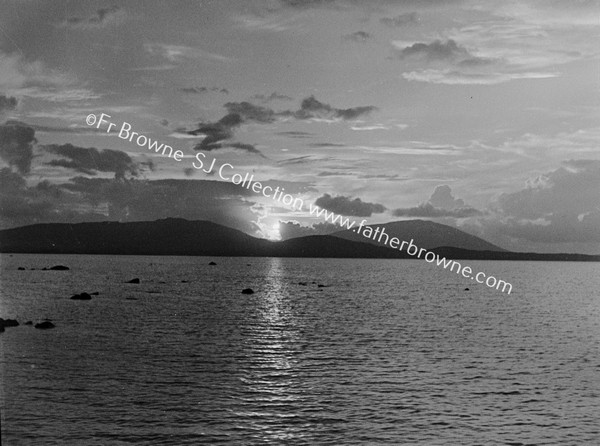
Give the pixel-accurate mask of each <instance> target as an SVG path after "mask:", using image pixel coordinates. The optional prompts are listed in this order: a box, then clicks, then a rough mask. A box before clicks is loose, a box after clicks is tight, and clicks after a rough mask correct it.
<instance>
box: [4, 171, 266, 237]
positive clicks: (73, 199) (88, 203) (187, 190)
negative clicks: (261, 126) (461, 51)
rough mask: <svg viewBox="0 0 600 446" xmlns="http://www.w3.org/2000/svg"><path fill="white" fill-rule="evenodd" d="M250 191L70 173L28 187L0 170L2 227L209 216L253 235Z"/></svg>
mask: <svg viewBox="0 0 600 446" xmlns="http://www.w3.org/2000/svg"><path fill="white" fill-rule="evenodd" d="M254 195H255V194H254V193H253V192H252V191H249V190H247V189H244V188H242V187H239V186H236V185H234V184H232V183H230V182H221V181H207V180H189V179H186V180H155V181H148V180H139V179H135V178H132V179H108V178H88V177H75V178H72V179H71V180H70V181H69V182H66V183H61V184H56V185H52V184H50V183H48V182H42V183H39V184H38V185H36V186H31V187H28V186H27V185H26V184H25V181H24V180H23V178H21V177H20V175H18V174H16V173H14V172H12V171H11V170H10V169H8V168H5V169H3V170H0V221H1V224H2V226H3V227H14V226H21V225H25V224H33V223H42V222H44V223H46V222H47V223H50V222H81V221H107V220H111V221H149V220H156V219H160V218H167V217H178V218H186V219H188V220H210V221H213V222H215V223H219V224H223V225H226V226H229V227H232V228H235V229H239V230H241V231H245V232H248V233H250V234H253V235H260V233H259V231H258V230H257V226H256V224H255V223H254V222H253V220H256V215H255V213H254V212H253V210H252V206H253V205H254V202H253V201H251V199H252V197H253V196H254Z"/></svg>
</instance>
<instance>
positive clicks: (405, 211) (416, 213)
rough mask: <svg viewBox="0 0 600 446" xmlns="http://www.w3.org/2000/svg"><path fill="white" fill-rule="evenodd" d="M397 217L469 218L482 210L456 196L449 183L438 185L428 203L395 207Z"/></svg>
mask: <svg viewBox="0 0 600 446" xmlns="http://www.w3.org/2000/svg"><path fill="white" fill-rule="evenodd" d="M392 215H394V216H395V217H421V218H442V217H450V218H467V217H474V216H477V215H482V212H481V211H479V210H477V209H475V208H473V207H471V206H468V205H466V204H465V202H464V200H462V199H460V198H454V196H453V195H452V189H451V188H450V186H448V185H442V186H437V187H436V188H435V190H434V191H433V194H431V197H429V200H428V201H427V202H426V203H421V204H420V205H418V206H415V207H411V208H400V209H394V210H393V211H392Z"/></svg>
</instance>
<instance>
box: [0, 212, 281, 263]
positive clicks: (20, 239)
mask: <svg viewBox="0 0 600 446" xmlns="http://www.w3.org/2000/svg"><path fill="white" fill-rule="evenodd" d="M271 249H272V242H269V241H267V240H263V239H258V238H255V237H251V236H249V235H247V234H245V233H243V232H240V231H237V230H235V229H231V228H227V227H225V226H221V225H218V224H216V223H212V222H209V221H188V220H184V219H179V218H167V219H164V220H156V221H140V222H131V223H119V222H100V223H76V224H66V223H49V224H37V225H32V226H24V227H20V228H14V229H6V230H3V231H0V252H21V253H59V254H67V253H69V254H147V255H223V256H244V255H252V254H251V253H256V254H254V255H263V254H268V253H269V252H270V250H271Z"/></svg>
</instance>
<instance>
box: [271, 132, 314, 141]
mask: <svg viewBox="0 0 600 446" xmlns="http://www.w3.org/2000/svg"><path fill="white" fill-rule="evenodd" d="M277 134H278V135H283V136H287V137H289V138H296V139H305V138H311V137H313V136H315V135H314V134H313V133H309V132H298V131H286V132H277Z"/></svg>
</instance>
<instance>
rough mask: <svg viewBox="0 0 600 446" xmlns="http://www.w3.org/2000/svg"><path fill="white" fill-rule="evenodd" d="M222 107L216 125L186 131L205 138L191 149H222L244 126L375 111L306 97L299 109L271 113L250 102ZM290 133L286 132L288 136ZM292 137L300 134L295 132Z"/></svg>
mask: <svg viewBox="0 0 600 446" xmlns="http://www.w3.org/2000/svg"><path fill="white" fill-rule="evenodd" d="M224 107H225V108H226V109H227V112H228V113H227V114H226V115H225V116H223V117H222V118H221V119H220V120H219V121H217V122H212V123H211V122H209V123H201V124H200V125H199V127H198V128H197V129H196V130H191V131H188V132H187V133H188V134H190V135H205V136H206V137H205V138H204V139H203V140H202V142H201V143H200V144H197V145H196V147H194V150H216V149H220V148H223V147H224V144H223V143H222V141H225V140H228V139H231V138H233V136H234V130H235V129H236V128H237V127H239V126H240V125H242V124H244V123H257V124H271V123H273V122H276V121H277V120H279V119H285V118H295V119H298V120H309V119H341V120H353V119H356V118H358V117H360V116H362V115H365V114H367V113H370V112H371V111H373V110H375V109H376V108H375V107H373V106H362V107H353V108H346V109H342V108H334V107H332V106H331V105H329V104H325V103H323V102H320V101H318V100H317V99H315V97H314V96H310V97H308V98H306V99H304V100H303V101H302V103H301V105H300V109H299V110H295V111H291V110H286V111H281V112H275V111H274V110H273V109H271V108H268V107H263V106H261V105H256V104H252V103H250V102H246V101H244V102H227V103H226V104H225V105H224ZM291 134H292V133H291V132H287V135H288V136H291ZM295 135H304V134H303V133H302V132H295Z"/></svg>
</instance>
